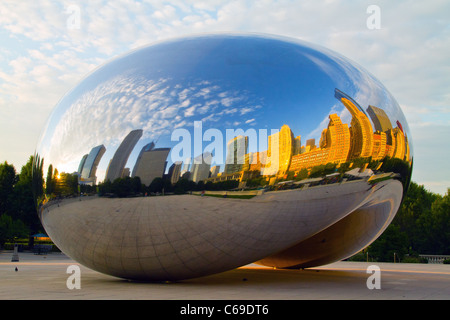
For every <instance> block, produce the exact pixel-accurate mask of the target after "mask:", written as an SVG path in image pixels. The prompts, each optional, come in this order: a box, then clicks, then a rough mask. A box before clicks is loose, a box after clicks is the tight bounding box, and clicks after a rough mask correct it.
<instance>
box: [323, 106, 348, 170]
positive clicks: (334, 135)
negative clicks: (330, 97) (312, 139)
mask: <svg viewBox="0 0 450 320" xmlns="http://www.w3.org/2000/svg"><path fill="white" fill-rule="evenodd" d="M329 118H330V122H329V123H328V128H327V130H326V143H325V145H326V147H327V148H330V150H329V154H328V160H327V162H331V163H337V164H341V163H344V162H346V161H347V158H348V153H349V151H350V130H349V128H348V125H347V124H345V123H342V121H341V119H340V118H339V116H338V115H337V114H330V115H329ZM323 164H326V163H323Z"/></svg>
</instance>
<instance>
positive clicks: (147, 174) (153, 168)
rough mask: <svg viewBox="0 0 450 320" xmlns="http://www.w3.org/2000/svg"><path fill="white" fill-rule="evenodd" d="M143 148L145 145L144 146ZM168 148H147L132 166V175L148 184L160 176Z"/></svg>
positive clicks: (164, 166) (163, 170) (162, 172)
mask: <svg viewBox="0 0 450 320" xmlns="http://www.w3.org/2000/svg"><path fill="white" fill-rule="evenodd" d="M144 148H145V147H144ZM169 152H170V148H156V149H154V148H148V150H144V152H142V154H141V157H140V158H139V159H138V161H136V165H135V166H134V169H133V172H134V175H133V177H139V178H141V183H143V184H145V185H146V186H149V185H150V184H151V183H152V181H153V179H155V178H162V177H163V175H164V172H165V170H166V165H167V156H168V155H169Z"/></svg>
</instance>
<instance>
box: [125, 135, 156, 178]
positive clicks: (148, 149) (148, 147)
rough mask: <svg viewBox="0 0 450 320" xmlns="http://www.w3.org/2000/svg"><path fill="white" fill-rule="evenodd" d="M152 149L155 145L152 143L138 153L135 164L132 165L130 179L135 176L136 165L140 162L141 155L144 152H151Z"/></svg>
mask: <svg viewBox="0 0 450 320" xmlns="http://www.w3.org/2000/svg"><path fill="white" fill-rule="evenodd" d="M154 147H155V143H154V142H153V141H152V142H150V143H148V144H146V145H145V146H143V147H142V149H141V152H139V155H138V157H137V159H136V164H135V165H134V168H133V171H132V172H131V176H132V177H134V176H136V169H137V167H138V166H137V164H139V162H140V161H141V158H142V154H143V153H144V152H148V151H151V150H152V149H153V148H154Z"/></svg>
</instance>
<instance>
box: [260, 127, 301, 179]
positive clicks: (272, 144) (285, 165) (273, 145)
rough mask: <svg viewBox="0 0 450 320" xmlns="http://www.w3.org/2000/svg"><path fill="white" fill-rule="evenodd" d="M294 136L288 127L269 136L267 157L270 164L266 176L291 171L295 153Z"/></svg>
mask: <svg viewBox="0 0 450 320" xmlns="http://www.w3.org/2000/svg"><path fill="white" fill-rule="evenodd" d="M294 140H295V139H294V134H293V133H292V130H291V128H289V126H288V125H283V126H282V127H281V130H280V131H279V132H277V133H275V134H272V135H271V136H269V141H268V142H269V148H268V150H267V156H268V157H269V159H270V160H269V161H270V164H269V166H267V167H266V171H265V173H264V174H265V175H274V174H284V173H286V171H287V170H288V169H289V165H290V164H291V158H292V155H293V152H294Z"/></svg>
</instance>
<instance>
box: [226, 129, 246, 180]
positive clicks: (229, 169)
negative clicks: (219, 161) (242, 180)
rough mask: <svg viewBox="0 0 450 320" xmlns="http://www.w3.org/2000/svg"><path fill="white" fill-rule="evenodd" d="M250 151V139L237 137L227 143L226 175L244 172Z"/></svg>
mask: <svg viewBox="0 0 450 320" xmlns="http://www.w3.org/2000/svg"><path fill="white" fill-rule="evenodd" d="M247 149H248V137H246V136H237V137H235V138H233V139H231V140H230V141H228V143H227V158H226V162H225V173H233V172H239V171H242V167H243V166H244V164H245V154H246V153H247Z"/></svg>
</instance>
